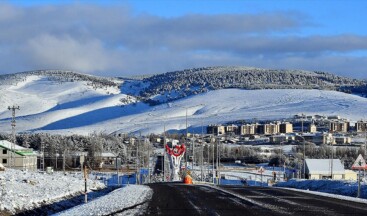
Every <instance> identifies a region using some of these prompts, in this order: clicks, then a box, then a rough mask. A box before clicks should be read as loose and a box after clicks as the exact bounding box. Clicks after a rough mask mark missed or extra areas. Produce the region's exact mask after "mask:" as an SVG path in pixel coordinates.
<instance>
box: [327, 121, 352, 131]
mask: <svg viewBox="0 0 367 216" xmlns="http://www.w3.org/2000/svg"><path fill="white" fill-rule="evenodd" d="M329 131H330V132H342V133H346V132H348V131H349V122H347V121H330V122H329Z"/></svg>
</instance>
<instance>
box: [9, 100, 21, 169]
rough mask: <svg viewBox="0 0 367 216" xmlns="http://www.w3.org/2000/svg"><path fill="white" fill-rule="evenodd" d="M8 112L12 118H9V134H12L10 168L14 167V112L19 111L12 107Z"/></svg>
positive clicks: (16, 107) (15, 140)
mask: <svg viewBox="0 0 367 216" xmlns="http://www.w3.org/2000/svg"><path fill="white" fill-rule="evenodd" d="M8 110H11V111H12V118H11V132H12V138H13V140H12V142H11V152H10V167H12V168H13V167H14V151H15V150H14V149H15V143H16V142H17V138H16V136H15V126H16V121H15V110H19V106H14V105H13V106H12V107H10V106H9V107H8Z"/></svg>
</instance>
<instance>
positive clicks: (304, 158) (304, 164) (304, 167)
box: [296, 135, 306, 179]
mask: <svg viewBox="0 0 367 216" xmlns="http://www.w3.org/2000/svg"><path fill="white" fill-rule="evenodd" d="M296 137H300V138H301V139H302V140H303V178H304V179H305V178H306V147H305V138H304V137H303V136H300V135H296Z"/></svg>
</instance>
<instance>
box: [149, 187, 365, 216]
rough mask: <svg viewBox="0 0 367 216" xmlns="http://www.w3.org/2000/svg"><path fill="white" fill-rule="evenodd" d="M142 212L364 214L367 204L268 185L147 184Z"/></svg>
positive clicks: (179, 213) (153, 213) (193, 213)
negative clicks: (148, 189) (150, 192)
mask: <svg viewBox="0 0 367 216" xmlns="http://www.w3.org/2000/svg"><path fill="white" fill-rule="evenodd" d="M149 186H150V187H151V188H152V189H153V191H154V193H153V197H152V199H151V201H150V202H149V203H148V208H147V210H146V212H145V213H144V215H249V216H251V215H297V216H298V215H314V216H316V215H317V216H318V215H333V216H338V215H360V216H362V215H367V205H366V204H360V203H355V202H349V201H343V200H338V199H333V198H327V197H322V196H317V195H313V194H307V193H302V192H295V191H290V190H285V189H281V188H271V187H241V186H221V187H219V188H215V187H212V186H205V185H184V184H180V183H165V184H164V183H157V184H150V185H149Z"/></svg>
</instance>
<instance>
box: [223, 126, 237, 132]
mask: <svg viewBox="0 0 367 216" xmlns="http://www.w3.org/2000/svg"><path fill="white" fill-rule="evenodd" d="M224 132H225V134H238V126H237V125H226V126H224Z"/></svg>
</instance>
